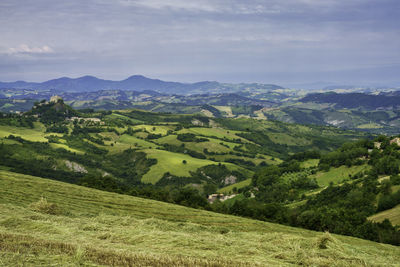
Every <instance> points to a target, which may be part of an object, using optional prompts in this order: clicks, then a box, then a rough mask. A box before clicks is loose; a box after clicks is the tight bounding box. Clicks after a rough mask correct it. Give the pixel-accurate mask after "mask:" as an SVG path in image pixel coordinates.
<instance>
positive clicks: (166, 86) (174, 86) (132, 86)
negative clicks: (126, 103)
mask: <svg viewBox="0 0 400 267" xmlns="http://www.w3.org/2000/svg"><path fill="white" fill-rule="evenodd" d="M249 87H252V88H254V89H265V90H268V89H283V88H282V87H280V86H278V85H274V84H257V83H251V84H245V83H243V84H225V83H219V82H215V81H202V82H197V83H180V82H167V81H162V80H158V79H150V78H147V77H144V76H142V75H133V76H130V77H129V78H127V79H125V80H121V81H112V80H103V79H99V78H97V77H94V76H82V77H79V78H75V79H74V78H68V77H62V78H58V79H53V80H49V81H45V82H42V83H35V82H25V81H16V82H0V88H15V89H36V90H55V91H59V92H91V91H98V90H110V89H119V90H135V91H145V90H154V91H158V92H162V93H169V94H191V93H205V92H234V91H239V90H244V89H246V88H249Z"/></svg>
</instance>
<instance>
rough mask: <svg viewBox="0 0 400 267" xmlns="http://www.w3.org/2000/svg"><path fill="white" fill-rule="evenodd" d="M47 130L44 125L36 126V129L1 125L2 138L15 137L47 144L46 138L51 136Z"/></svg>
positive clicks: (37, 124)
mask: <svg viewBox="0 0 400 267" xmlns="http://www.w3.org/2000/svg"><path fill="white" fill-rule="evenodd" d="M45 130H46V128H44V129H43V125H42V124H39V123H36V124H35V128H34V129H29V128H23V127H14V126H4V125H0V138H3V137H7V136H9V135H14V136H19V137H23V138H24V139H26V140H29V141H32V142H47V139H46V138H45V136H46V135H50V134H46V133H45V132H44V131H45ZM53 135H55V134H54V133H53Z"/></svg>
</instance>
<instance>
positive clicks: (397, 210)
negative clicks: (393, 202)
mask: <svg viewBox="0 0 400 267" xmlns="http://www.w3.org/2000/svg"><path fill="white" fill-rule="evenodd" d="M368 219H370V220H371V221H374V222H382V221H383V220H384V219H388V220H389V221H390V222H391V223H392V224H393V225H398V226H400V205H397V206H396V207H394V208H392V209H389V210H384V211H382V212H379V213H377V214H375V215H373V216H371V217H369V218H368Z"/></svg>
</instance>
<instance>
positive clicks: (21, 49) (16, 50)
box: [8, 44, 54, 54]
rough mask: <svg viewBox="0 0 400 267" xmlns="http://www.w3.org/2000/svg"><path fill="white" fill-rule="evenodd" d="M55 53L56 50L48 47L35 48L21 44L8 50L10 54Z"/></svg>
mask: <svg viewBox="0 0 400 267" xmlns="http://www.w3.org/2000/svg"><path fill="white" fill-rule="evenodd" d="M53 52H54V50H53V49H52V48H51V47H49V46H47V45H44V46H36V47H35V46H29V45H26V44H21V45H19V46H17V47H10V48H9V49H8V53H9V54H49V53H53Z"/></svg>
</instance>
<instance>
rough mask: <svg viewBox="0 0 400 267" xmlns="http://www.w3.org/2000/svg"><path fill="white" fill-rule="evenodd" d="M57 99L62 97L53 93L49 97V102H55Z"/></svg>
mask: <svg viewBox="0 0 400 267" xmlns="http://www.w3.org/2000/svg"><path fill="white" fill-rule="evenodd" d="M59 100H62V97H61V96H58V95H53V96H52V97H51V98H50V103H57V102H58V101H59Z"/></svg>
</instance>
